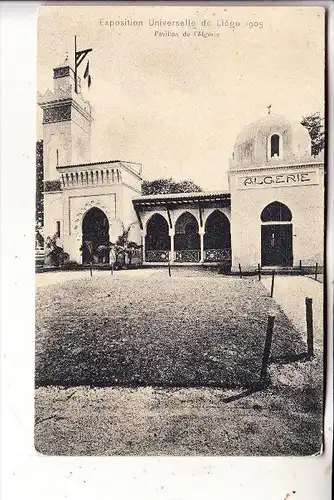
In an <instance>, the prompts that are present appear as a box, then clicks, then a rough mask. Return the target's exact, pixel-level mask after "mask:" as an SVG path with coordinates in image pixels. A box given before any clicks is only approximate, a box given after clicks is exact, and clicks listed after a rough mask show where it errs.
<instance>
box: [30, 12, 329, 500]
mask: <svg viewBox="0 0 334 500" xmlns="http://www.w3.org/2000/svg"><path fill="white" fill-rule="evenodd" d="M37 91H38V92H37V98H36V116H37V130H36V220H35V277H36V311H35V374H34V380H35V401H34V405H35V415H34V442H35V449H36V450H37V452H39V453H41V454H43V455H55V456H60V455H66V456H102V455H103V456H114V455H115V456H119V455H122V456H130V455H135V456H162V455H168V456H194V455H197V456H236V457H244V456H247V457H250V456H266V457H296V456H312V455H313V456H314V455H321V454H322V453H323V420H324V397H323V395H324V345H326V327H325V326H326V325H325V321H324V307H325V303H326V302H325V299H326V297H325V286H324V285H325V276H326V269H325V206H326V203H325V200H326V189H327V186H326V175H325V174H326V165H325V158H326V155H325V150H326V143H325V109H326V106H325V9H324V8H323V7H317V6H296V5H291V6H287V5H285V6H274V5H271V6H249V5H247V6H242V7H238V6H227V5H207V6H203V5H202V6H199V5H183V6H182V5H134V4H130V5H115V4H114V5H105V6H100V5H95V6H91V5H86V6H82V5H81V6H77V7H76V6H69V5H56V6H49V5H46V6H42V7H40V9H39V10H38V19H37ZM286 498H287V497H286Z"/></svg>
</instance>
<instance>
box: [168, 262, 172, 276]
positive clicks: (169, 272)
mask: <svg viewBox="0 0 334 500" xmlns="http://www.w3.org/2000/svg"><path fill="white" fill-rule="evenodd" d="M168 274H169V276H172V274H171V271H170V261H169V260H168Z"/></svg>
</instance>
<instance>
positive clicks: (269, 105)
mask: <svg viewBox="0 0 334 500" xmlns="http://www.w3.org/2000/svg"><path fill="white" fill-rule="evenodd" d="M267 108H268V115H270V111H271V104H268V106H267Z"/></svg>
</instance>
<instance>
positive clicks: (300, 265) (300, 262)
mask: <svg viewBox="0 0 334 500" xmlns="http://www.w3.org/2000/svg"><path fill="white" fill-rule="evenodd" d="M301 270H302V261H301V260H300V261H299V271H301Z"/></svg>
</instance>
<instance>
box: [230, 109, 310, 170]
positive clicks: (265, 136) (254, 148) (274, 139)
mask: <svg viewBox="0 0 334 500" xmlns="http://www.w3.org/2000/svg"><path fill="white" fill-rule="evenodd" d="M306 160H307V161H308V162H310V161H312V157H311V139H310V136H309V133H308V131H307V129H306V128H305V127H303V126H302V125H301V124H300V123H298V122H296V123H291V122H290V121H289V120H288V119H287V118H285V117H284V116H283V115H280V114H277V113H268V114H267V115H265V116H263V117H262V118H260V119H258V120H256V121H254V122H252V123H250V124H249V125H246V127H244V129H243V130H242V131H241V132H240V134H239V135H238V136H237V139H236V141H235V145H234V153H233V160H232V168H238V167H241V168H248V167H249V168H254V167H256V166H264V165H284V164H291V163H298V162H302V161H306ZM313 161H314V159H313Z"/></svg>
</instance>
